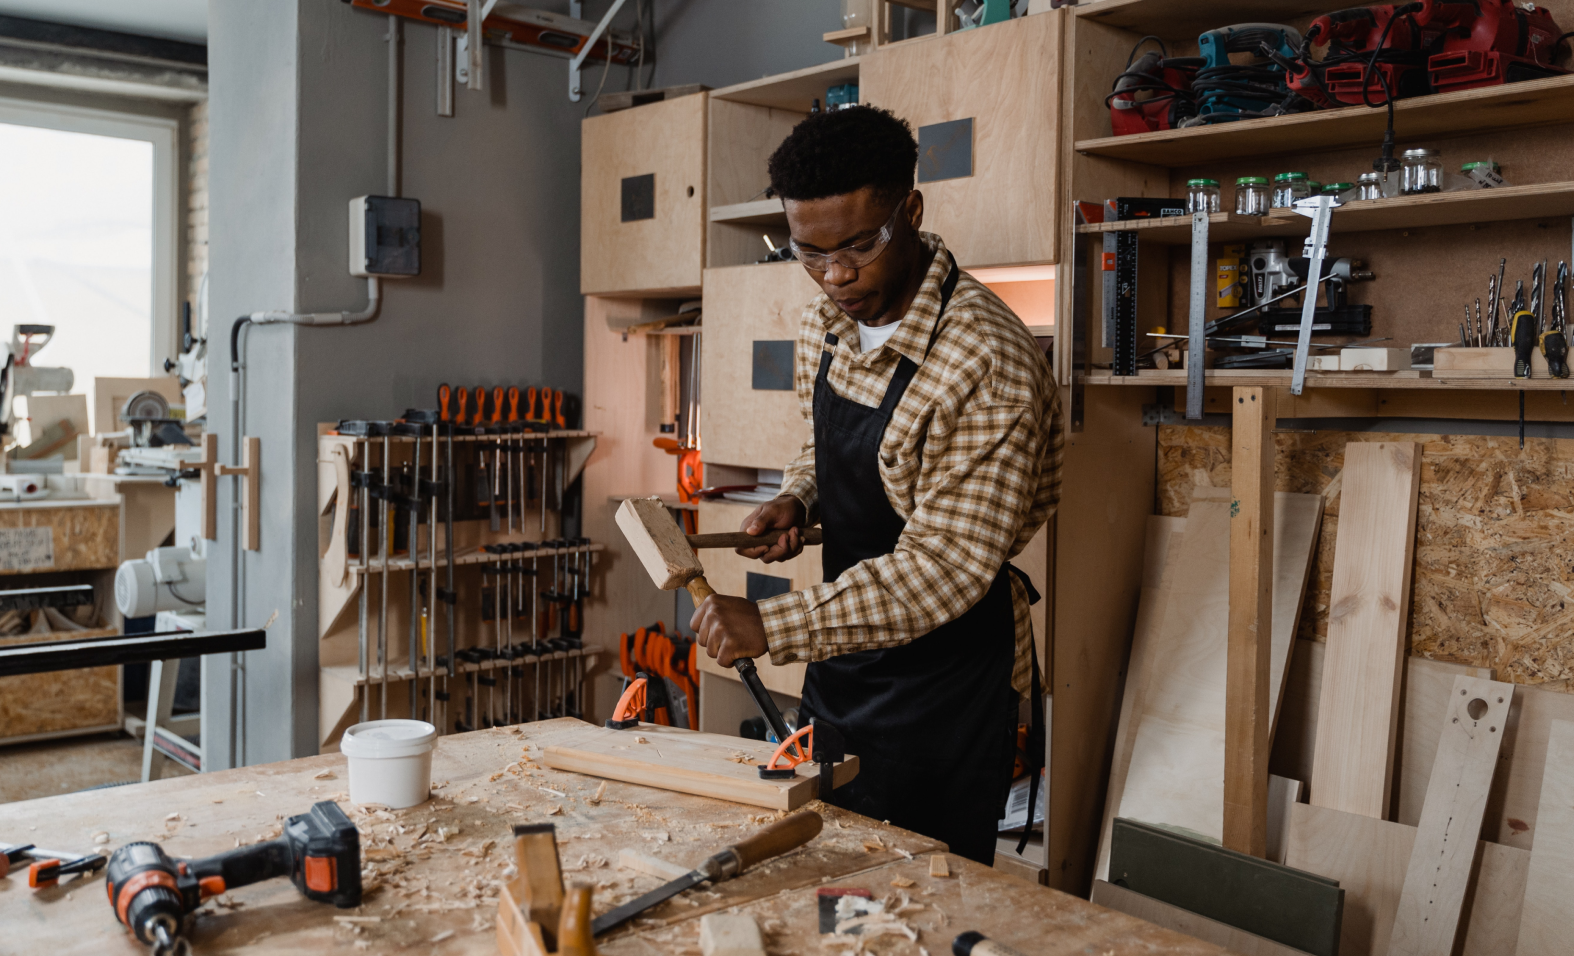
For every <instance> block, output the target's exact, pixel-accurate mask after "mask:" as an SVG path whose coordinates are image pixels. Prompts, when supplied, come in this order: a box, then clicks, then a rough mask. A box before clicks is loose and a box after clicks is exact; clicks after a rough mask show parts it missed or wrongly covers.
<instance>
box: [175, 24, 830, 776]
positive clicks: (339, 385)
mask: <svg viewBox="0 0 1574 956" xmlns="http://www.w3.org/2000/svg"><path fill="white" fill-rule="evenodd" d="M656 3H657V7H656V9H657V21H656V22H657V29H658V49H659V51H660V61H659V63H658V65H657V67H656V68H655V70H654V73H655V76H654V79H653V83H652V85H657V86H662V85H671V84H679V83H691V82H701V83H705V84H707V85H709V86H712V87H719V86H725V85H728V84H731V83H737V82H741V81H743V80H747V79H752V78H755V77H757V76H761V75H768V74H772V73H779V72H784V71H787V70H792V69H798V68H800V67H804V66H809V65H813V64H815V63H820V62H825V61H827V60H831V59H835V58H838V57H839V56H840V55H841V53H840V50H839V49H838V48H836V47H832V46H830V45H828V44H825V43H824V42H823V41H822V40H821V39H820V35H821V34H822V33H824V32H825V31H827V30H831V29H835V28H836V27H837V26H838V25H839V23H840V9H841V8H840V2H839V0H749V2H739V0H670V2H669V0H656ZM540 6H542V7H544V8H547V9H555V10H559V11H563V12H566V10H567V3H566V2H555V3H542V4H540ZM607 6H608V2H602V0H595V2H592V3H587V4H586V7H587V9H586V11H585V16H586V17H587V18H594V17H597V16H599V15H600V14H601V13H602V12H603V11H605V9H606V8H607ZM265 7H266V9H264V7H263V6H259V5H255V4H237V3H230V2H226V0H210V27H209V29H210V39H209V60H210V63H211V64H212V72H211V74H210V87H211V102H210V112H211V117H210V120H209V129H210V146H209V153H210V157H211V167H210V185H211V200H210V227H209V229H210V240H209V241H210V253H209V254H210V257H211V266H210V268H211V279H210V303H211V315H212V322H213V327H212V330H211V332H212V338H213V343H214V346H215V347H214V350H213V351H214V364H213V373H212V374H211V375H210V391H211V393H212V396H213V397H212V401H211V403H210V408H211V411H210V414H209V422H210V427H212V428H213V429H214V431H216V432H218V433H219V434H220V435H221V436H222V437H221V447H222V448H223V449H224V451H223V454H224V458H225V460H226V461H237V460H238V456H237V454H236V451H235V449H236V447H237V446H236V443H235V441H234V436H235V434H236V431H237V430H236V428H235V426H234V425H233V424H232V422H231V419H230V414H229V404H228V403H229V395H230V388H229V381H228V376H227V374H225V373H226V372H227V368H228V354H227V353H228V340H227V336H228V331H229V324H230V322H231V321H233V318H234V317H235V316H238V315H241V314H243V313H250V312H253V311H258V310H264V309H282V308H293V309H296V310H303V311H328V310H341V309H359V308H360V307H361V306H362V304H363V303H364V301H365V283H364V281H363V280H359V279H354V278H352V277H351V276H350V275H349V272H348V268H347V235H346V232H347V228H348V226H347V211H346V204H347V202H348V201H349V199H351V198H352V197H354V196H357V195H362V194H367V193H371V194H381V193H383V192H384V190H385V179H386V174H385V170H386V154H385V148H384V144H385V138H386V95H387V85H386V79H385V77H386V56H387V47H386V43H385V40H384V36H385V34H386V31H387V19H386V18H385V17H382V16H379V15H376V14H373V13H370V12H368V11H364V10H359V9H355V8H352V7H349V6H348V5H345V4H340V3H329V2H323V0H289V2H287V3H272V4H267V5H265ZM632 14H633V5H632V4H630V5H629V8H628V11H627V13H626V14H625V15H624V16H623V17H621V18H620V23H621V21H628V22H629V23H630V24H631V23H632ZM435 33H436V31H435V28H432V27H428V26H425V25H422V24H416V23H411V22H409V21H406V22H405V23H404V24H403V34H404V57H403V63H404V66H403V83H402V87H403V91H404V108H403V136H402V142H403V144H404V149H403V159H404V163H403V171H404V172H403V182H402V186H403V189H402V192H403V194H404V195H406V196H412V197H415V198H418V199H420V200H421V202H422V212H423V218H422V229H423V236H422V260H423V261H422V275H421V276H420V277H419V278H416V279H409V280H402V281H400V280H390V281H386V282H384V283H383V289H384V293H383V294H384V302H383V309H382V314H381V315H380V316H379V317H378V319H377V320H376V321H375V322H373V323H371V324H368V325H364V326H359V327H354V328H295V327H291V326H284V325H275V326H267V327H259V328H253V329H251V330H250V331H249V332H248V333H247V335H246V339H245V342H246V369H245V372H244V379H243V385H242V391H243V394H244V396H245V404H246V411H245V421H244V422H243V423H242V424H241V426H240V428H239V433H240V434H244V435H257V436H259V437H260V438H261V439H262V449H263V465H262V469H263V473H262V498H263V521H262V526H263V527H262V542H261V544H262V549H261V551H259V552H256V553H242V555H241V565H240V568H239V570H240V574H239V575H238V577H239V582H240V583H239V586H238V588H237V589H236V593H237V594H238V600H233V599H232V597H231V571H232V569H233V568H234V565H233V563H232V561H233V559H232V555H233V554H234V553H235V538H234V535H235V527H236V526H235V525H234V524H233V517H234V512H233V501H234V497H233V496H234V492H235V490H236V488H235V487H228V486H231V485H234V486H238V482H234V481H233V480H232V479H225V480H224V484H225V485H226V487H224V488H223V491H222V498H221V510H220V515H221V520H220V525H221V528H220V541H219V546H218V547H216V548H214V549H213V551H214V556H213V559H212V561H211V563H210V572H209V573H210V579H209V582H210V583H209V616H210V623H211V624H212V625H213V626H217V627H223V626H230V624H231V622H232V621H233V622H234V623H235V624H236V625H237V626H252V627H255V626H260V625H262V624H263V623H264V622H266V621H267V620H268V619H269V617H270V616H271V615H273V614H274V612H275V611H277V612H278V617H277V619H276V620H275V622H274V623H273V625H272V626H271V628H270V630H269V643H268V647H267V649H266V650H263V651H256V652H251V653H249V654H247V655H245V656H246V660H245V663H244V673H243V674H242V675H240V677H239V678H238V683H239V684H240V685H241V686H242V688H243V692H242V693H241V694H239V695H238V703H237V706H238V708H239V709H240V710H241V711H242V712H243V714H244V719H243V724H244V731H243V732H241V731H237V732H235V733H233V734H231V733H228V732H227V731H226V730H225V727H224V722H225V718H226V715H227V714H228V713H229V705H230V699H229V696H228V687H229V680H228V672H227V662H226V661H224V660H221V659H216V660H212V661H210V662H209V664H208V677H209V680H208V690H207V694H208V697H207V699H206V700H205V702H204V709H205V712H206V714H207V716H208V717H209V720H210V721H211V723H210V729H209V732H208V736H209V738H210V740H209V742H208V743H209V746H210V748H211V750H210V763H211V765H212V766H215V767H223V766H228V765H230V763H231V762H234V763H259V762H264V761H269V760H279V759H284V758H288V757H293V756H299V755H303V754H310V753H315V752H316V749H317V652H316V644H317V638H316V634H317V519H316V514H315V505H316V467H315V458H316V454H315V446H316V425H317V423H318V422H324V421H333V420H336V419H339V418H388V417H392V416H394V415H397V414H398V413H399V412H401V411H403V409H405V408H406V407H410V406H430V405H432V404H433V394H434V392H435V389H436V387H437V385H438V384H439V383H440V382H445V381H446V382H450V383H453V384H455V385H458V384H461V383H463V384H467V385H472V386H473V385H478V384H479V385H488V386H490V385H494V384H512V383H519V384H547V385H550V386H552V387H555V388H562V389H566V390H568V391H570V392H578V391H579V389H580V384H581V375H582V364H583V359H582V344H583V343H582V333H581V326H582V308H583V304H582V300H581V298H580V296H579V295H578V289H579V256H578V250H579V124H580V120H581V118H582V117H583V115H584V112H585V108H586V106H587V105H588V100H587V101H586V102H585V103H581V104H573V103H570V102H569V100H568V98H567V95H566V90H567V68H566V63H565V62H564V61H563V60H560V59H554V58H550V57H544V56H538V55H534V54H530V53H524V52H518V51H504V50H499V49H497V48H488V50H487V57H488V71H487V77H486V81H487V87H488V89H487V90H486V91H485V92H484V93H475V92H472V91H469V90H466V89H463V88H459V89H456V90H455V115H454V116H453V117H451V118H447V117H439V116H437V115H436V110H435V96H436V76H435V61H436V45H435V44H436V38H435ZM598 81H599V76H597V75H596V74H595V72H594V71H592V72H591V73H590V75H589V76H588V77H587V86H588V88H589V89H592V90H593V89H594V88H595V84H596V82H598ZM630 82H631V77H630V76H629V71H627V70H622V69H619V70H615V71H614V73H613V74H611V75H610V76H609V77H608V81H607V89H609V90H612V89H622V88H626V87H627V86H628V85H629V83H630ZM232 740H233V744H232Z"/></svg>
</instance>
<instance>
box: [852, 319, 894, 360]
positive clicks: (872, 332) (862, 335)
mask: <svg viewBox="0 0 1574 956" xmlns="http://www.w3.org/2000/svg"><path fill="white" fill-rule="evenodd" d="M901 324H902V320H901V319H897V320H896V321H895V322H891V323H889V324H887V325H864V324H863V323H862V322H859V323H858V344H859V345H860V346H862V351H864V352H870V351H873V350H874V349H877V348H879V347H880V346H882V345H884V344H885V343H886V341H887V340H889V339H890V338H891V336H893V335H895V334H896V329H897V327H898V326H900V325H901Z"/></svg>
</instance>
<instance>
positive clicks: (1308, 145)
mask: <svg viewBox="0 0 1574 956" xmlns="http://www.w3.org/2000/svg"><path fill="white" fill-rule="evenodd" d="M1149 2H1155V0H1149ZM1258 6H1260V4H1259V5H1258ZM1090 9H1091V8H1090ZM1208 9H1209V10H1210V11H1211V9H1212V5H1211V4H1210V5H1208ZM1209 16H1210V19H1211V18H1212V16H1213V14H1211V13H1210V15H1209ZM1214 22H1216V23H1218V22H1228V21H1218V20H1215V21H1214ZM1569 122H1574V76H1557V77H1551V78H1548V79H1544V80H1526V81H1525V82H1523V83H1509V84H1506V85H1503V86H1489V87H1483V88H1481V89H1477V90H1461V91H1459V92H1457V93H1439V94H1436V95H1433V96H1417V97H1414V98H1412V99H1408V100H1400V101H1398V102H1397V103H1395V104H1394V128H1395V130H1396V132H1397V133H1398V136H1399V139H1400V141H1401V142H1404V143H1406V144H1414V143H1415V142H1417V141H1418V140H1422V139H1425V138H1427V137H1435V136H1449V137H1456V136H1463V135H1466V134H1468V133H1482V132H1488V131H1492V130H1500V129H1513V128H1516V127H1524V126H1550V125H1554V124H1558V123H1569ZM1387 126H1388V117H1387V112H1386V110H1385V109H1384V108H1382V107H1378V108H1375V109H1368V108H1367V107H1364V106H1351V107H1346V108H1344V109H1337V110H1318V111H1317V112H1313V113H1296V114H1293V115H1290V116H1275V117H1271V118H1268V119H1256V120H1244V121H1241V122H1238V123H1223V124H1220V125H1217V126H1201V127H1196V128H1193V129H1177V130H1165V131H1164V132H1159V133H1139V134H1136V135H1134V136H1107V137H1103V138H1101V139H1083V140H1078V141H1077V144H1076V150H1077V152H1079V153H1086V154H1088V155H1092V156H1103V157H1106V158H1109V159H1124V160H1127V161H1130V162H1134V163H1147V164H1150V165H1153V166H1167V167H1171V168H1173V167H1179V166H1197V165H1202V164H1205V163H1210V162H1216V161H1220V160H1226V159H1241V158H1244V157H1250V156H1272V155H1276V154H1280V153H1294V152H1301V151H1310V152H1328V151H1331V150H1335V149H1340V148H1345V147H1351V146H1361V145H1368V146H1371V148H1372V155H1373V156H1374V157H1375V156H1376V155H1377V152H1378V149H1379V148H1380V147H1381V145H1382V142H1383V131H1384V130H1385V129H1387Z"/></svg>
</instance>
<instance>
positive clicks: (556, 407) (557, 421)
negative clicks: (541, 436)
mask: <svg viewBox="0 0 1574 956" xmlns="http://www.w3.org/2000/svg"><path fill="white" fill-rule="evenodd" d="M552 424H554V425H556V426H557V427H558V428H567V427H568V422H567V421H566V420H564V418H563V390H562V389H561V388H560V389H558V390H557V391H556V392H553V393H552Z"/></svg>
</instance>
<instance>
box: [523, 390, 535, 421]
mask: <svg viewBox="0 0 1574 956" xmlns="http://www.w3.org/2000/svg"><path fill="white" fill-rule="evenodd" d="M525 396H526V399H527V400H528V401H529V403H530V409H529V411H527V412H525V421H527V422H533V421H535V420H536V387H535V386H534V385H532V386H530V387H529V388H527V389H525Z"/></svg>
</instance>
